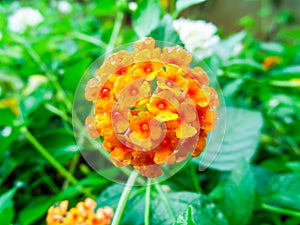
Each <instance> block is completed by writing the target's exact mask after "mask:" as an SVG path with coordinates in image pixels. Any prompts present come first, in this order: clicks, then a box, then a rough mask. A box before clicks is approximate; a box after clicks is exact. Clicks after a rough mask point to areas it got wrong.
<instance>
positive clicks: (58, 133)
mask: <svg viewBox="0 0 300 225" xmlns="http://www.w3.org/2000/svg"><path fill="white" fill-rule="evenodd" d="M39 140H40V142H41V143H42V145H43V146H44V147H45V148H46V149H47V150H48V151H49V152H50V153H51V154H52V155H53V156H54V157H55V158H56V159H58V160H59V162H61V163H65V162H68V161H70V160H71V159H72V158H73V156H74V155H75V154H76V153H78V152H79V148H78V146H77V144H76V142H75V139H74V136H73V135H72V134H70V133H68V132H67V131H65V130H60V129H56V130H52V131H51V132H50V133H48V134H46V135H44V136H43V137H41V138H40V139H39Z"/></svg>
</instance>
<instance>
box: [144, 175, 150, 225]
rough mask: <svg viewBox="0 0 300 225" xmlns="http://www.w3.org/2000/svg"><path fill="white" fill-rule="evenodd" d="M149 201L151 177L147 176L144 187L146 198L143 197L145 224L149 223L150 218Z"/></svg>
mask: <svg viewBox="0 0 300 225" xmlns="http://www.w3.org/2000/svg"><path fill="white" fill-rule="evenodd" d="M150 202H151V179H150V178H149V179H148V181H147V187H146V198H145V221H144V224H145V225H149V224H150V222H149V219H150Z"/></svg>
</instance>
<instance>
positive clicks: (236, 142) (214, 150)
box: [194, 108, 263, 171]
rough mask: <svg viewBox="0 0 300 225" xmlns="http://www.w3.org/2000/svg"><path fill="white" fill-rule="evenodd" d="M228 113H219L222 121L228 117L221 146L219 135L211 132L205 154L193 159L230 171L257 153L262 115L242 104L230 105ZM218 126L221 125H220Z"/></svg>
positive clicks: (200, 163) (203, 165)
mask: <svg viewBox="0 0 300 225" xmlns="http://www.w3.org/2000/svg"><path fill="white" fill-rule="evenodd" d="M226 111H227V112H226V114H227V115H226V116H225V115H222V114H221V115H219V121H220V122H219V123H220V124H221V121H224V120H226V130H225V136H224V139H223V142H222V144H221V147H219V144H220V140H219V139H218V137H217V136H216V135H215V136H212V137H211V139H210V141H209V144H208V145H207V148H206V149H205V152H204V154H203V155H202V156H201V157H200V158H196V159H194V160H195V161H196V162H198V163H199V165H200V167H199V168H201V167H210V168H214V169H218V170H224V171H229V170H232V169H233V168H235V167H236V165H237V163H238V162H240V161H241V160H242V159H245V160H246V161H247V162H249V161H250V160H251V159H252V157H253V156H254V155H255V153H256V148H257V145H258V143H259V138H260V130H261V128H262V125H263V119H262V115H261V113H259V112H256V111H249V110H246V109H239V108H227V109H226ZM215 129H218V125H217V127H216V128H215Z"/></svg>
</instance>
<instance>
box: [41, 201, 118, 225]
mask: <svg viewBox="0 0 300 225" xmlns="http://www.w3.org/2000/svg"><path fill="white" fill-rule="evenodd" d="M68 205H69V202H68V201H67V200H65V201H62V202H60V203H59V204H58V205H55V206H51V207H50V208H49V210H48V214H47V218H46V223H47V225H109V224H110V222H111V218H112V216H113V210H112V209H111V208H110V207H107V206H106V207H104V208H99V209H97V210H96V211H95V209H96V202H95V201H94V200H93V199H90V198H87V199H85V200H84V202H79V203H77V205H76V207H74V208H71V209H70V210H69V211H68Z"/></svg>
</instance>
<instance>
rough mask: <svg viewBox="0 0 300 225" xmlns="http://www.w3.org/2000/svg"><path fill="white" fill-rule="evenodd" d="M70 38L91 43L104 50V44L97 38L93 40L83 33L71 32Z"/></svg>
mask: <svg viewBox="0 0 300 225" xmlns="http://www.w3.org/2000/svg"><path fill="white" fill-rule="evenodd" d="M70 36H71V37H72V38H76V39H79V40H82V41H85V42H88V43H91V44H93V45H95V46H97V47H100V48H104V49H105V48H106V44H105V43H103V42H102V41H101V40H100V39H98V38H95V37H92V36H89V35H86V34H83V33H80V32H73V33H71V34H70Z"/></svg>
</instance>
